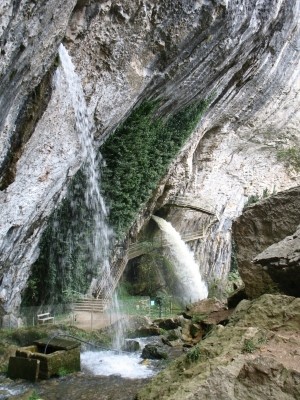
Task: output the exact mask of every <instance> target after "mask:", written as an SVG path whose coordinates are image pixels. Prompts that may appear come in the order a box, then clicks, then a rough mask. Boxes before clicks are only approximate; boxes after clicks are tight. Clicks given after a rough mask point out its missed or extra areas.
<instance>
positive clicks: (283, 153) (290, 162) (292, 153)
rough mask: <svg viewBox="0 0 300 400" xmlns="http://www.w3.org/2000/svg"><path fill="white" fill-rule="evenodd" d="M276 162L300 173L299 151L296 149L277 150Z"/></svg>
mask: <svg viewBox="0 0 300 400" xmlns="http://www.w3.org/2000/svg"><path fill="white" fill-rule="evenodd" d="M277 160H278V161H282V162H284V163H285V165H286V166H287V167H293V168H294V169H295V171H296V172H300V149H298V147H289V148H287V149H281V150H278V152H277Z"/></svg>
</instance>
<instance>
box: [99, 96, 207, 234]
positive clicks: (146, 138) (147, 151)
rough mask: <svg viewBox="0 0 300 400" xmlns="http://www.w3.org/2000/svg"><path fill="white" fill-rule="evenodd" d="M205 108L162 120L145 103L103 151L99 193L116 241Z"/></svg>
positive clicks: (202, 104) (194, 107)
mask: <svg viewBox="0 0 300 400" xmlns="http://www.w3.org/2000/svg"><path fill="white" fill-rule="evenodd" d="M207 105H208V101H201V102H199V103H196V104H193V105H190V106H188V107H186V108H185V109H184V110H182V111H179V112H177V113H176V114H174V115H171V116H169V117H168V118H166V119H163V118H160V117H158V116H156V114H155V111H156V109H157V103H155V102H152V103H151V102H144V103H143V104H141V105H140V106H139V107H138V108H136V109H135V110H134V111H133V112H132V114H131V115H130V116H129V118H128V119H127V120H126V121H125V122H124V123H123V124H122V125H121V126H120V127H119V128H118V129H117V130H116V131H115V132H114V134H112V135H111V136H110V137H109V138H108V139H107V141H106V142H105V143H104V145H103V146H102V148H101V153H102V155H103V157H104V159H105V162H106V166H105V167H104V168H103V176H102V188H103V192H104V194H105V196H106V198H107V199H108V201H109V203H110V221H111V224H112V225H113V227H114V229H115V231H116V232H117V233H118V235H119V236H120V237H122V236H124V235H125V234H126V233H127V231H128V229H129V228H130V226H131V224H132V222H133V221H134V219H135V217H136V215H137V213H138V211H139V210H140V208H141V206H142V205H143V204H144V203H145V202H146V201H147V200H148V199H149V197H150V196H151V193H152V192H153V190H154V189H155V188H156V187H157V184H158V182H159V180H160V179H161V178H162V177H163V176H164V174H165V173H166V172H167V169H168V166H169V165H170V163H171V161H172V160H173V159H174V157H175V156H176V154H177V153H178V151H179V150H180V148H181V147H182V145H183V144H184V143H185V141H186V140H187V138H188V137H189V136H190V134H191V133H192V132H193V130H194V129H195V127H196V125H197V123H198V122H199V119H200V117H201V115H202V114H203V112H204V110H205V109H206V107H207Z"/></svg>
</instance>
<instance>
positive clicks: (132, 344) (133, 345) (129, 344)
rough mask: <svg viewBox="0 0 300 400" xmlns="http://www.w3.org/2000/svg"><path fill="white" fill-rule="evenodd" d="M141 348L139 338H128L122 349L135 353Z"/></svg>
mask: <svg viewBox="0 0 300 400" xmlns="http://www.w3.org/2000/svg"><path fill="white" fill-rule="evenodd" d="M140 348H141V346H140V344H139V342H138V341H137V340H133V339H126V340H125V343H124V345H123V347H122V350H124V351H128V352H130V353H133V352H135V351H139V350H140Z"/></svg>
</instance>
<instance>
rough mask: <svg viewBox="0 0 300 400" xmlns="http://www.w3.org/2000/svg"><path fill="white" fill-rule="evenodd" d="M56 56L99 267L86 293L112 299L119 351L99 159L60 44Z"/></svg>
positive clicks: (81, 95) (121, 333)
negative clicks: (68, 104)
mask: <svg viewBox="0 0 300 400" xmlns="http://www.w3.org/2000/svg"><path fill="white" fill-rule="evenodd" d="M59 57H60V61H61V67H62V69H63V72H64V77H65V80H66V82H67V86H68V93H67V95H69V96H70V100H71V103H72V106H73V109H74V113H75V121H76V130H77V134H78V137H79V141H80V145H81V148H82V153H83V159H84V163H83V172H84V174H85V176H86V182H87V187H86V191H85V202H86V205H87V207H88V209H89V210H91V215H92V221H91V226H90V229H91V230H92V235H91V237H92V243H90V246H89V247H90V253H91V260H92V262H93V263H94V264H95V265H98V266H99V267H98V278H97V279H94V280H93V282H92V284H91V288H90V292H91V293H94V294H95V295H97V296H98V295H100V296H101V297H104V298H108V299H110V300H112V303H111V305H112V308H113V313H114V315H115V317H116V319H117V320H119V323H117V324H116V329H115V339H114V345H115V347H116V348H121V346H122V344H123V341H124V338H123V337H124V324H122V316H121V315H120V312H119V303H118V298H117V295H116V293H115V294H113V293H111V288H112V287H113V283H114V282H113V280H114V278H113V276H112V273H111V269H110V263H109V245H110V242H111V240H112V238H113V233H112V230H111V229H110V228H109V226H108V224H107V215H108V211H107V208H106V206H105V203H104V199H103V198H102V196H101V193H100V190H99V185H100V171H99V169H98V167H99V165H101V161H102V158H101V155H100V154H99V153H98V159H97V156H96V152H95V148H94V145H93V134H92V126H91V124H90V120H89V117H88V111H87V106H86V103H85V99H84V93H83V89H82V85H81V82H80V79H79V76H78V75H77V74H76V72H75V68H74V65H73V63H72V60H71V58H70V56H69V54H68V52H67V50H66V49H65V47H64V46H63V45H62V44H61V45H60V47H59ZM59 73H60V69H58V72H57V74H59Z"/></svg>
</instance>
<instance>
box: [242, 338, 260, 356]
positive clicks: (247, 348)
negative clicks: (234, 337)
mask: <svg viewBox="0 0 300 400" xmlns="http://www.w3.org/2000/svg"><path fill="white" fill-rule="evenodd" d="M256 348H257V347H256V345H255V343H254V341H253V340H252V339H245V340H244V345H243V348H242V352H243V353H253V352H254V351H255V350H256Z"/></svg>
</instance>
